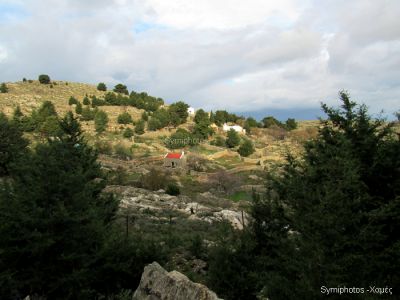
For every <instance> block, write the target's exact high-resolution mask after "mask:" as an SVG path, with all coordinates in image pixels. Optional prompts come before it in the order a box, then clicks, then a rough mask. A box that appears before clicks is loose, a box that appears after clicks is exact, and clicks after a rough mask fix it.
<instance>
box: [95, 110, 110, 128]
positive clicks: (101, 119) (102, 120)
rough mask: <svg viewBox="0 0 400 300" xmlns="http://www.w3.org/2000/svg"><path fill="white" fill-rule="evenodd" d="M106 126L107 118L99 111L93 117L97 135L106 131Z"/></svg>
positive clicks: (103, 112) (105, 114) (104, 113)
mask: <svg viewBox="0 0 400 300" xmlns="http://www.w3.org/2000/svg"><path fill="white" fill-rule="evenodd" d="M107 125H108V116H107V113H106V112H105V111H102V110H99V111H97V112H96V115H95V116H94V127H95V129H96V132H97V133H103V132H104V131H106V129H107Z"/></svg>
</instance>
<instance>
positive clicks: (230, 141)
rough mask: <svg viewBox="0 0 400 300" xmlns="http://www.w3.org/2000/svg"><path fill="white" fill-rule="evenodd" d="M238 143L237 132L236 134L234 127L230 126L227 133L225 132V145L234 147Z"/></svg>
mask: <svg viewBox="0 0 400 300" xmlns="http://www.w3.org/2000/svg"><path fill="white" fill-rule="evenodd" d="M239 143H240V137H239V134H238V133H237V132H236V131H235V130H234V129H232V128H231V129H230V130H229V131H228V134H227V138H226V145H227V146H228V147H229V148H234V147H236V146H237V145H239Z"/></svg>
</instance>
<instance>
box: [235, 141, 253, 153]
mask: <svg viewBox="0 0 400 300" xmlns="http://www.w3.org/2000/svg"><path fill="white" fill-rule="evenodd" d="M254 151H255V149H254V145H253V143H252V141H250V140H248V139H245V140H244V142H243V143H242V144H241V145H240V147H239V149H238V153H239V154H240V155H241V156H244V157H247V156H249V155H251V154H253V153H254Z"/></svg>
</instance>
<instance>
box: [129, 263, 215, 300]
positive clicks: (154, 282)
mask: <svg viewBox="0 0 400 300" xmlns="http://www.w3.org/2000/svg"><path fill="white" fill-rule="evenodd" d="M219 299H220V298H218V297H217V295H216V294H215V293H214V292H212V291H210V290H209V289H208V288H207V287H206V286H204V285H202V284H199V283H194V282H192V281H190V280H189V279H188V278H187V277H186V276H185V275H183V274H181V273H179V272H177V271H172V272H167V271H166V270H164V269H163V268H162V267H161V266H160V265H159V264H158V263H156V262H153V263H152V264H150V265H148V266H146V267H145V268H144V272H143V274H142V278H141V280H140V284H139V287H138V288H137V289H136V291H135V294H134V295H133V300H219Z"/></svg>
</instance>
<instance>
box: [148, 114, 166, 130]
mask: <svg viewBox="0 0 400 300" xmlns="http://www.w3.org/2000/svg"><path fill="white" fill-rule="evenodd" d="M161 128H162V127H161V122H160V120H159V119H157V118H156V117H151V118H150V120H149V121H148V122H147V129H148V130H150V131H156V130H157V129H161Z"/></svg>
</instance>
